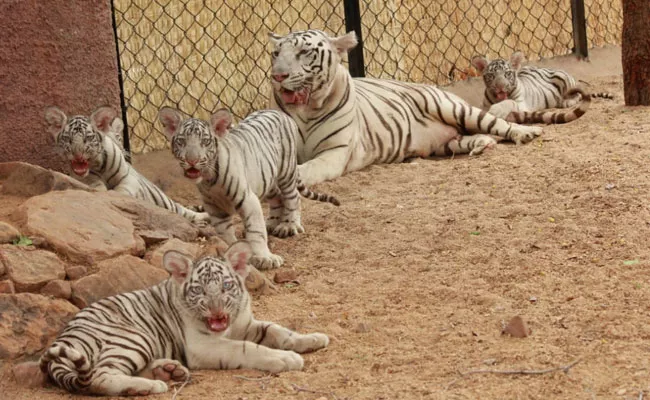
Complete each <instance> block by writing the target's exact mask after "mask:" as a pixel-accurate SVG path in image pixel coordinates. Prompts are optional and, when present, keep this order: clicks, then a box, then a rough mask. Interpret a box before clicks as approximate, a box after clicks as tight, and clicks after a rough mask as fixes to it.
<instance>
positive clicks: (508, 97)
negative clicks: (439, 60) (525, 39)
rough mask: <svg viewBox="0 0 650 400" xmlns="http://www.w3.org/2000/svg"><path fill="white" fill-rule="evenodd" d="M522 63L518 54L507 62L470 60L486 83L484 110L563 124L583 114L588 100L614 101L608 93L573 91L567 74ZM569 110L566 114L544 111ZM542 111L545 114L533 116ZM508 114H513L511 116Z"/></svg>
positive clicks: (572, 81)
mask: <svg viewBox="0 0 650 400" xmlns="http://www.w3.org/2000/svg"><path fill="white" fill-rule="evenodd" d="M523 61H524V55H523V53H521V52H515V53H514V54H513V55H512V56H511V57H510V60H504V59H496V60H493V61H488V59H487V58H485V57H474V58H473V59H472V65H473V66H474V67H476V69H477V70H478V71H479V72H480V73H481V74H482V75H483V82H484V83H485V92H484V96H483V109H485V110H488V111H489V112H490V114H493V115H496V116H498V117H500V118H506V117H508V120H510V121H517V122H518V123H537V122H542V123H566V122H570V121H574V120H576V119H578V118H580V117H581V116H582V115H584V114H585V112H586V111H587V109H588V108H589V106H590V100H591V98H593V97H605V98H613V96H612V95H611V94H609V93H597V94H591V95H589V94H586V93H585V92H584V91H582V90H580V89H577V88H576V81H575V79H573V77H572V76H571V75H569V74H568V73H566V72H564V71H562V70H553V69H548V68H539V67H534V66H530V65H529V66H525V67H522V65H521V64H522V62H523ZM570 107H572V108H571V109H570V110H567V111H543V110H547V109H549V108H570ZM542 111H543V112H544V114H540V113H537V114H533V113H534V112H542ZM511 113H514V114H513V115H512V116H510V114H511ZM527 118H531V119H527Z"/></svg>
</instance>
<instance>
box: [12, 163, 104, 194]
mask: <svg viewBox="0 0 650 400" xmlns="http://www.w3.org/2000/svg"><path fill="white" fill-rule="evenodd" d="M0 180H3V183H2V189H1V190H0V193H3V194H9V195H14V196H24V197H31V196H38V195H39V194H43V193H47V192H51V191H58V190H66V189H77V190H92V189H91V188H90V187H88V186H86V185H85V184H83V183H81V182H79V181H78V180H76V179H74V178H71V177H69V176H67V175H64V174H62V173H60V172H56V171H52V170H49V169H45V168H42V167H39V166H37V165H32V164H28V163H24V162H8V163H0Z"/></svg>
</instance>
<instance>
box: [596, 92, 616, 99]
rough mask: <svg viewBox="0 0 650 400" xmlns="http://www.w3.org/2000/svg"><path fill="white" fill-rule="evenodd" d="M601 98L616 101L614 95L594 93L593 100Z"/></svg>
mask: <svg viewBox="0 0 650 400" xmlns="http://www.w3.org/2000/svg"><path fill="white" fill-rule="evenodd" d="M598 97H599V98H601V99H607V100H614V95H613V94H611V93H608V92H599V93H592V94H591V98H592V99H595V98H598Z"/></svg>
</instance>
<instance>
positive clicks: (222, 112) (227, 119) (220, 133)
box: [210, 108, 232, 138]
mask: <svg viewBox="0 0 650 400" xmlns="http://www.w3.org/2000/svg"><path fill="white" fill-rule="evenodd" d="M231 124H232V115H230V111H228V109H226V108H220V109H218V110H217V111H215V113H214V114H212V117H210V128H212V133H213V134H214V135H216V136H217V137H220V138H221V137H224V136H226V133H228V129H230V126H231Z"/></svg>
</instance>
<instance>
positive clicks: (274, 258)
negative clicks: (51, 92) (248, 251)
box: [249, 253, 284, 270]
mask: <svg viewBox="0 0 650 400" xmlns="http://www.w3.org/2000/svg"><path fill="white" fill-rule="evenodd" d="M249 262H250V263H251V265H253V266H254V267H255V268H257V269H260V270H262V269H272V268H278V267H280V266H281V265H282V264H284V259H283V258H282V257H280V256H278V255H275V254H271V253H269V255H268V256H253V257H251V258H250V261H249Z"/></svg>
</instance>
